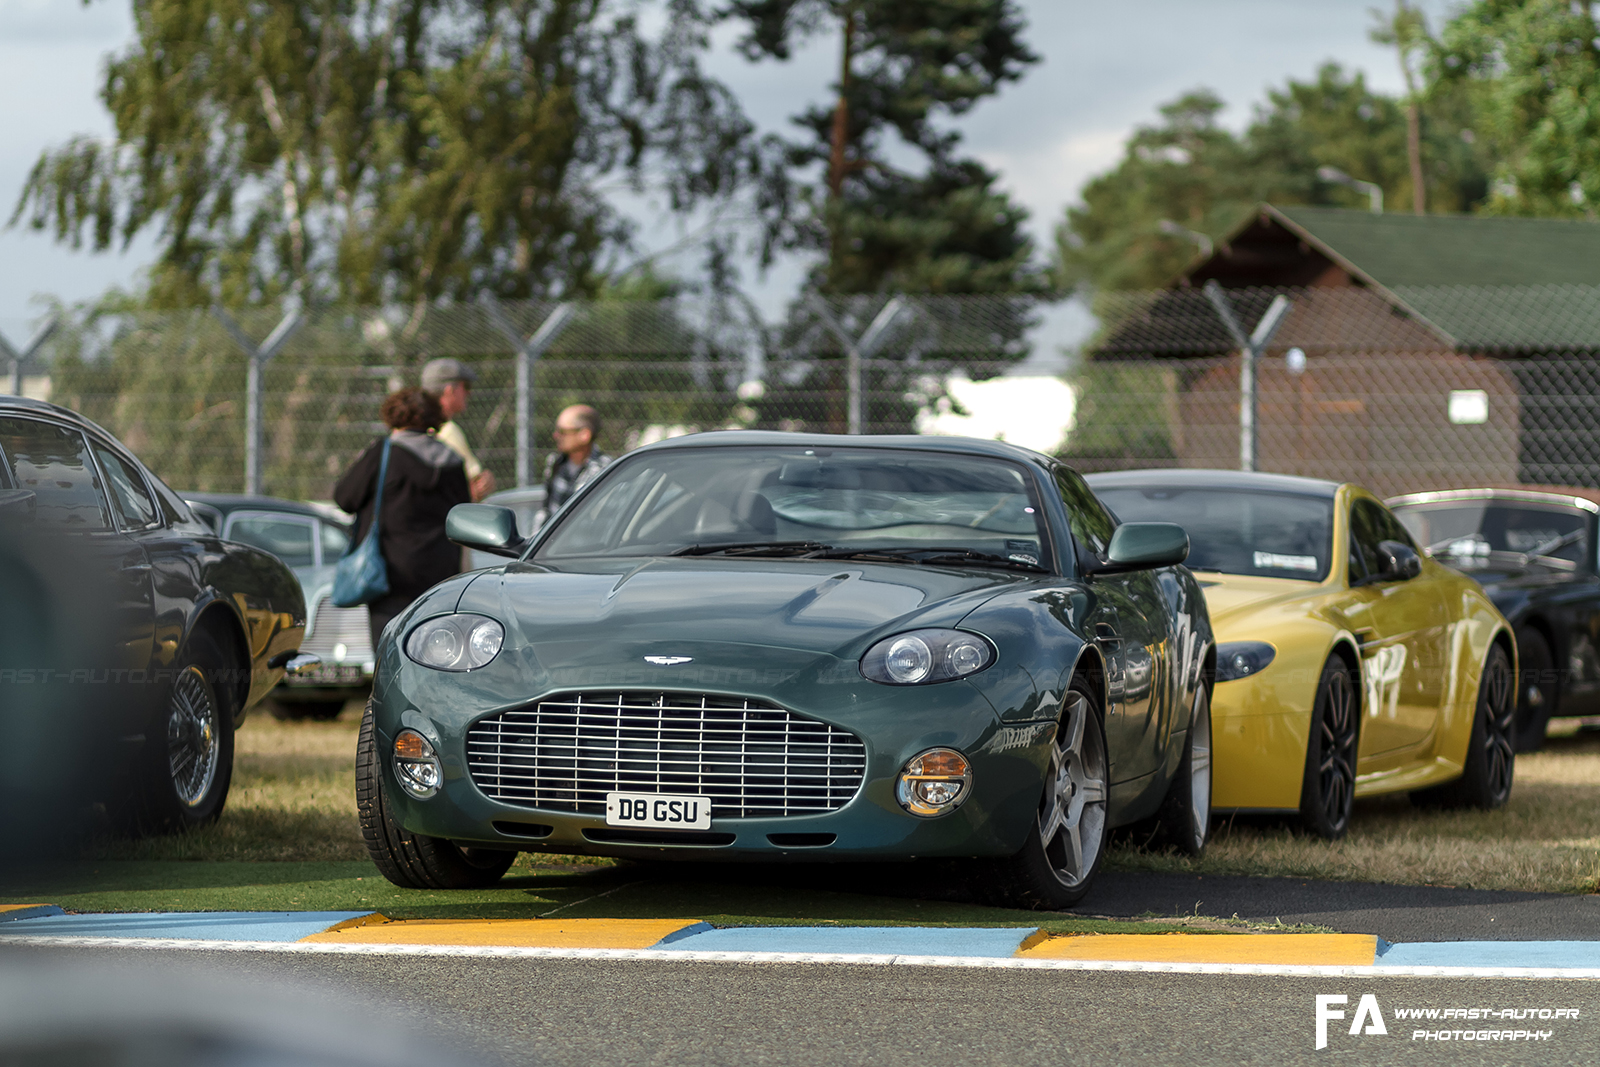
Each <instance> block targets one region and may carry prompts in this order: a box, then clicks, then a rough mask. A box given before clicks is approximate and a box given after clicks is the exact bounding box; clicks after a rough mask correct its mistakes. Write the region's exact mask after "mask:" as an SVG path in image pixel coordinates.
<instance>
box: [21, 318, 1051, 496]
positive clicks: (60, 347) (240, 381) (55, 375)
mask: <svg viewBox="0 0 1600 1067" xmlns="http://www.w3.org/2000/svg"><path fill="white" fill-rule="evenodd" d="M1033 313H1034V304H1033V302H1031V301H1028V300H1020V299H1017V300H1013V299H1009V298H998V299H996V298H987V299H971V298H922V299H918V300H915V301H909V300H900V301H898V303H896V302H894V301H891V300H890V299H889V298H872V297H867V298H849V299H833V300H828V301H821V300H811V301H806V302H803V303H802V304H800V305H797V307H796V309H795V310H794V312H793V313H792V314H791V315H789V316H788V317H787V318H786V319H785V321H783V322H782V323H780V324H777V325H770V324H767V323H764V322H762V321H761V320H760V318H759V317H758V316H756V315H755V314H754V313H753V312H752V311H751V310H750V309H749V308H748V307H747V306H744V305H742V304H740V303H735V302H731V301H717V300H706V299H701V300H691V299H678V300H668V301H651V302H635V301H614V302H594V303H571V304H556V303H538V302H527V303H515V304H513V303H505V304H498V303H494V302H486V303H485V304H481V305H466V306H453V307H432V308H423V309H395V308H320V309H313V310H310V311H307V312H304V313H301V314H299V315H298V316H287V317H286V316H284V315H282V314H281V313H279V312H276V311H269V310H249V311H235V312H218V311H216V310H214V309H196V310H193V311H184V312H169V313H144V314H118V315H79V316H75V317H72V316H68V317H64V318H63V319H62V321H60V322H59V323H58V325H57V328H56V329H55V331H54V333H53V334H52V335H51V337H50V339H49V341H48V342H47V343H46V344H45V345H44V346H43V349H42V352H41V354H40V357H39V358H38V363H39V365H40V366H43V367H47V368H48V371H49V380H50V399H51V400H52V401H53V402H55V403H58V404H62V405H64V406H67V407H70V408H73V409H75V410H77V411H80V412H82V413H84V414H85V415H87V416H88V417H90V418H92V419H94V420H96V421H97V422H99V423H101V424H102V425H104V426H105V427H106V428H107V429H109V430H110V431H111V432H112V433H114V434H116V435H117V436H118V437H120V438H121V439H122V440H123V441H124V442H125V443H126V444H127V445H128V446H129V447H130V448H131V449H132V450H133V451H134V452H135V453H137V454H138V455H139V456H140V457H141V458H144V459H145V460H146V461H147V462H148V463H149V464H150V466H151V467H152V469H154V470H156V471H157V472H158V473H159V474H160V475H161V476H162V477H163V478H165V479H166V480H167V481H168V482H170V483H171V484H173V485H175V486H178V487H180V488H184V489H194V490H203V491H221V492H228V491H241V490H244V489H246V488H259V490H261V491H264V492H267V493H270V494H273V495H278V496H285V497H293V498H304V499H325V498H326V497H327V496H328V495H329V493H330V491H331V487H332V484H333V482H334V481H335V480H336V479H337V477H338V476H339V474H340V473H342V472H343V470H344V469H345V468H346V467H347V466H348V465H349V464H350V462H351V461H352V460H353V459H354V457H355V456H356V455H357V454H358V453H359V452H360V450H361V449H362V448H364V447H365V446H366V444H367V443H368V442H370V441H371V440H372V439H373V437H374V436H375V435H377V434H379V433H381V432H382V431H383V427H382V425H381V423H380V421H379V415H378V411H379V407H380V405H381V403H382V401H383V398H384V396H385V395H387V394H388V393H389V392H390V391H392V390H394V389H397V388H399V387H401V386H402V385H407V384H410V385H414V384H417V382H418V380H419V376H420V371H421V368H422V365H423V364H424V363H426V362H427V361H428V360H430V359H433V358H436V357H440V356H451V357H455V358H457V359H460V360H462V361H463V362H465V363H467V364H469V365H470V366H471V367H473V368H474V370H475V371H476V373H477V375H478V380H477V382H476V383H475V385H474V387H473V390H472V396H471V403H470V405H469V407H468V410H467V411H466V413H465V414H463V415H462V416H460V417H459V419H458V422H459V423H460V424H461V425H462V428H463V429H464V430H465V432H466V434H467V437H468V440H469V441H470V442H471V444H472V447H473V450H474V452H475V453H476V454H477V455H478V457H479V459H480V460H481V461H482V462H483V463H484V464H485V466H487V467H488V468H489V469H490V470H491V471H493V472H494V474H495V477H496V481H497V482H498V483H499V484H500V485H501V486H509V485H513V484H516V483H517V481H518V475H519V474H521V475H522V480H524V481H525V480H527V479H528V477H529V476H530V469H531V475H532V476H533V477H537V476H538V473H539V469H538V468H537V467H534V466H532V465H531V464H528V456H529V455H530V454H532V455H535V456H536V457H537V459H538V460H540V461H542V459H543V453H544V452H545V451H546V450H547V449H548V448H549V442H550V431H551V428H552V427H553V425H554V422H555V417H556V415H557V413H558V412H559V411H560V410H561V409H562V408H563V407H565V406H567V405H568V404H574V403H587V404H591V405H593V406H594V407H595V408H597V409H598V410H599V412H600V413H601V416H602V421H603V425H602V432H601V435H600V439H599V440H600V446H601V447H602V448H604V449H605V450H607V451H610V452H613V453H616V452H621V451H625V450H627V449H630V448H633V447H636V446H637V445H639V444H641V443H644V442H647V441H650V440H654V439H657V438H660V437H664V436H669V435H673V434H679V433H684V432H690V431H695V430H710V429H720V428H728V427H754V428H771V429H787V430H809V431H822V432H837V433H843V432H846V430H847V428H848V427H849V425H850V422H851V412H852V410H854V411H856V412H858V413H859V416H860V419H861V427H862V429H863V430H864V431H866V432H873V433H895V432H914V425H915V421H916V416H917V413H918V412H919V411H920V410H923V409H924V408H927V407H928V406H929V405H930V404H931V403H932V402H933V401H934V400H935V399H936V398H937V397H938V395H939V394H940V392H941V389H942V383H943V381H944V380H945V378H946V377H947V376H948V375H949V374H950V373H952V372H953V371H954V370H956V369H958V368H959V369H960V371H961V372H962V373H963V374H965V375H967V376H968V377H972V378H987V377H992V376H994V375H997V374H999V373H1002V372H1003V371H1005V370H1006V369H1007V368H1008V367H1010V366H1013V365H1015V364H1016V363H1017V362H1018V361H1019V360H1021V359H1022V358H1023V357H1024V356H1025V355H1026V352H1027V348H1026V345H1025V343H1024V341H1023V337H1024V334H1025V333H1026V331H1027V328H1028V325H1029V322H1030V317H1031V316H1032V315H1033ZM552 325H554V326H555V327H556V328H555V329H554V330H553V331H552V329H551V327H552ZM541 330H543V331H544V332H543V335H541ZM274 331H277V333H278V335H280V336H283V337H286V340H284V341H283V343H282V344H281V346H279V347H277V348H276V350H275V351H271V352H270V358H267V359H265V360H258V362H259V369H260V374H259V389H258V391H256V392H254V393H252V391H251V389H250V378H251V375H250V364H251V362H252V358H253V357H252V354H251V353H248V352H247V346H249V347H250V348H251V349H259V348H260V347H261V346H262V345H263V342H266V341H268V339H269V338H272V337H273V335H274ZM530 341H533V342H536V343H535V344H534V345H532V346H531V347H530V344H529V342H530ZM267 348H268V349H269V350H270V349H271V348H272V346H271V345H270V344H268V345H267ZM261 354H262V353H259V352H258V353H256V356H257V357H259V355H261ZM519 363H523V364H525V366H526V368H527V370H528V374H527V375H526V380H525V385H524V387H523V389H522V390H521V391H520V392H521V395H522V396H523V397H524V398H525V399H524V402H523V403H520V404H519V373H518V372H519ZM852 371H854V372H855V378H856V383H857V384H856V387H855V388H851V377H852ZM253 403H258V404H259V410H260V415H261V418H260V425H261V431H260V433H259V441H258V444H257V445H256V448H257V449H258V450H259V455H258V456H257V457H256V463H255V464H254V469H256V470H259V471H260V475H259V483H258V485H257V486H255V487H249V486H247V480H246V471H247V469H248V468H250V467H252V464H251V463H250V462H249V458H248V457H249V453H250V452H251V437H252V435H251V433H250V419H249V417H248V416H249V411H250V408H251V406H252V404H253ZM520 411H526V412H527V414H526V415H525V416H522V417H521V418H520V419H519V412H520ZM519 422H520V423H521V424H520V425H519ZM519 441H525V442H527V444H526V445H525V446H524V447H523V449H522V450H521V451H522V453H523V460H524V463H523V466H522V467H521V469H520V470H519V464H518V458H519V447H518V446H519Z"/></svg>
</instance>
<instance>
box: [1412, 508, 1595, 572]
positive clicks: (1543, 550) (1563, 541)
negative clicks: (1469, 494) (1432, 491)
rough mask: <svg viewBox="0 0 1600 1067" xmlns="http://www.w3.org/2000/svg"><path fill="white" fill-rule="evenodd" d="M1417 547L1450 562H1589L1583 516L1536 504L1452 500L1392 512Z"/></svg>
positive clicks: (1586, 529)
mask: <svg viewBox="0 0 1600 1067" xmlns="http://www.w3.org/2000/svg"><path fill="white" fill-rule="evenodd" d="M1394 513H1395V516H1396V517H1397V518H1398V519H1399V520H1400V521H1401V522H1403V523H1404V524H1405V526H1406V529H1408V530H1410V531H1411V534H1412V536H1413V537H1415V538H1416V539H1417V543H1418V544H1419V545H1426V546H1427V548H1428V551H1429V552H1431V553H1432V554H1433V555H1435V556H1438V557H1440V558H1441V559H1445V560H1447V561H1448V562H1450V563H1461V562H1465V563H1471V562H1472V561H1473V560H1475V559H1478V558H1485V559H1486V558H1487V557H1489V556H1490V555H1492V554H1495V553H1504V554H1509V555H1514V556H1522V557H1527V558H1528V559H1530V560H1531V559H1538V560H1540V561H1541V562H1544V563H1553V564H1555V566H1557V567H1558V568H1560V567H1561V566H1562V564H1566V565H1567V567H1569V568H1570V567H1574V566H1577V565H1580V564H1582V563H1583V562H1584V561H1585V560H1586V559H1588V558H1589V544H1588V532H1589V516H1588V515H1586V514H1584V513H1583V512H1579V511H1574V510H1569V509H1566V508H1560V507H1541V506H1539V505H1538V504H1531V503H1524V502H1521V501H1518V502H1516V503H1506V502H1500V501H1494V500H1452V501H1448V502H1443V501H1441V502H1439V503H1432V504H1410V505H1405V506H1402V507H1398V508H1395V509H1394Z"/></svg>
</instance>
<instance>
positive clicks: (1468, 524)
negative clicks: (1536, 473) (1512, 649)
mask: <svg viewBox="0 0 1600 1067" xmlns="http://www.w3.org/2000/svg"><path fill="white" fill-rule="evenodd" d="M1388 503H1389V506H1390V507H1391V508H1392V509H1394V513H1395V515H1396V516H1398V517H1399V519H1400V521H1401V522H1403V523H1405V524H1406V527H1407V528H1408V529H1409V530H1410V531H1411V533H1412V535H1413V536H1415V537H1416V539H1417V543H1418V544H1420V545H1424V546H1426V548H1427V551H1428V552H1429V553H1431V554H1432V555H1433V557H1434V558H1435V559H1437V560H1439V562H1441V563H1444V564H1446V565H1447V566H1450V567H1454V568H1455V569H1456V570H1459V571H1462V572H1463V573H1465V574H1469V575H1471V576H1472V577H1473V578H1475V579H1477V580H1478V582H1479V584H1481V585H1482V586H1483V588H1484V591H1485V592H1487V593H1488V594H1489V598H1490V599H1491V600H1493V601H1494V603H1495V607H1497V608H1499V609H1500V611H1501V613H1502V614H1504V615H1505V617H1506V618H1507V620H1509V621H1510V622H1511V624H1512V626H1514V627H1515V628H1516V633H1517V649H1518V660H1519V663H1520V670H1521V679H1520V684H1519V685H1518V695H1517V750H1518V751H1519V752H1529V751H1532V750H1534V749H1537V748H1538V747H1539V746H1540V745H1542V744H1543V743H1544V735H1545V728H1546V726H1547V725H1548V723H1549V721H1550V719H1551V718H1552V717H1557V716H1594V715H1600V651H1597V649H1600V557H1597V552H1600V537H1597V536H1596V535H1597V532H1600V530H1597V522H1600V494H1597V493H1596V492H1595V491H1594V490H1592V489H1576V488H1572V489H1567V488H1560V489H1542V488H1541V489H1526V488H1516V489H1512V488H1503V489H1494V488H1489V489H1452V490H1448V491H1444V492H1432V493H1413V494H1410V495H1408V496H1399V497H1395V498H1393V499H1391V500H1390V501H1388Z"/></svg>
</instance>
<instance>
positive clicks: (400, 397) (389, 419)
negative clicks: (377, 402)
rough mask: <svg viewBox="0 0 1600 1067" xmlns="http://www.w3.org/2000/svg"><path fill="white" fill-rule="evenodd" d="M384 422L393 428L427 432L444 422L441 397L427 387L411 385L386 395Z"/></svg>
mask: <svg viewBox="0 0 1600 1067" xmlns="http://www.w3.org/2000/svg"><path fill="white" fill-rule="evenodd" d="M383 422H384V425H386V426H388V427H389V428H390V429H391V430H419V431H421V432H423V433H427V432H428V431H429V430H437V429H438V428H439V427H440V425H442V424H443V423H444V409H443V408H441V407H440V406H439V398H438V397H436V396H434V395H433V394H432V393H430V392H428V391H427V390H426V389H418V388H417V387H416V386H409V387H407V388H405V389H397V390H395V391H394V392H392V393H390V394H389V395H388V396H386V397H384V399H383Z"/></svg>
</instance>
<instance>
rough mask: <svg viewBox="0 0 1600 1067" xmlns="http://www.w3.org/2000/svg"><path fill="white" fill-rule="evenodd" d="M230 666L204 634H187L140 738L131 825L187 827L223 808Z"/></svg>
mask: <svg viewBox="0 0 1600 1067" xmlns="http://www.w3.org/2000/svg"><path fill="white" fill-rule="evenodd" d="M234 668H235V664H234V663H233V661H232V660H231V659H230V658H229V657H228V656H227V655H226V654H225V653H224V652H223V651H222V649H221V647H219V646H218V644H217V643H216V641H215V640H214V639H213V638H212V637H211V635H210V634H208V633H205V632H204V631H196V632H195V633H193V634H190V635H189V640H188V642H187V644H186V645H185V646H184V650H183V652H182V653H181V654H180V655H179V656H178V660H177V663H176V674H175V675H174V676H173V679H172V685H171V688H170V689H168V690H166V693H165V696H164V698H163V699H162V701H161V704H160V707H159V709H158V711H157V714H156V715H155V717H154V721H153V722H151V724H150V727H149V728H148V729H147V730H146V732H145V743H144V745H143V746H141V757H140V759H141V766H142V772H141V773H142V775H143V778H142V784H141V787H140V789H139V792H138V796H137V797H136V803H135V806H134V810H133V812H132V815H133V818H132V821H131V824H130V825H131V827H132V828H133V829H134V830H136V831H137V832H144V833H151V832H161V831H171V830H188V829H191V828H193V827H196V826H200V825H202V824H204V823H208V822H210V821H212V820H213V819H215V818H216V817H217V816H218V815H220V814H222V806H223V804H224V803H225V802H226V801H227V799H228V787H229V785H230V784H231V783H232V779H233V722H234V718H235V712H236V710H237V709H236V707H235V704H236V701H237V694H236V693H235V691H234V689H233V687H232V686H231V685H229V684H228V683H229V681H230V680H231V679H230V675H231V672H232V670H233V669H234Z"/></svg>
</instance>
